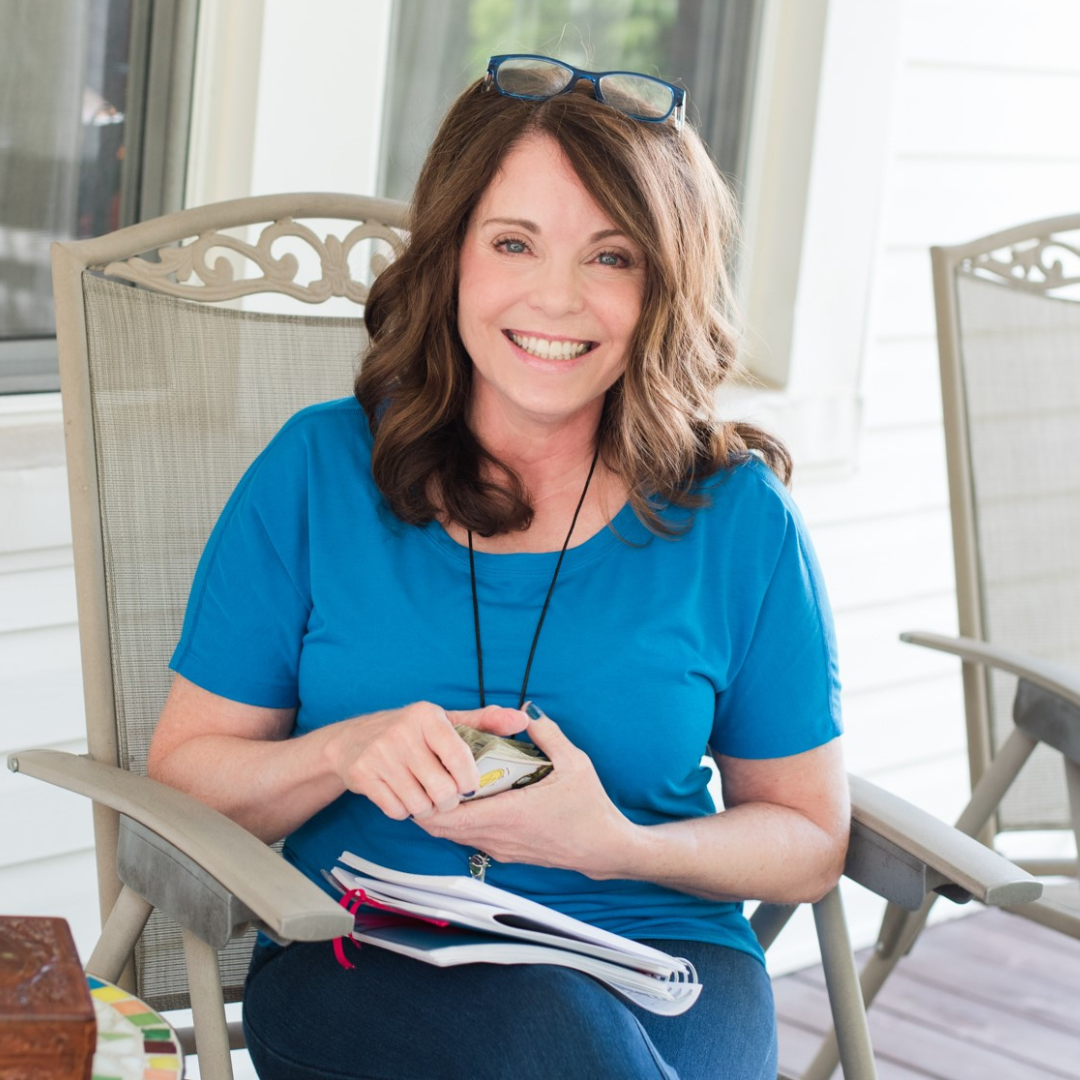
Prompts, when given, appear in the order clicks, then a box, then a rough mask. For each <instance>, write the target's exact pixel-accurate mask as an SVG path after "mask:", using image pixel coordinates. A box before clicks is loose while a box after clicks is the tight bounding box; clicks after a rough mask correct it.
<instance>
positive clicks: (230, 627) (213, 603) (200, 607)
mask: <svg viewBox="0 0 1080 1080" xmlns="http://www.w3.org/2000/svg"><path fill="white" fill-rule="evenodd" d="M306 473H307V470H306V452H305V444H304V440H303V436H302V432H301V431H300V430H298V427H297V424H296V422H295V420H294V421H293V422H291V423H290V424H287V425H286V426H285V427H284V428H283V429H282V431H281V432H279V433H278V435H277V436H276V437H275V438H274V440H272V441H271V443H270V445H269V446H267V448H266V449H265V450H264V451H263V452H262V454H260V455H259V457H258V458H256V460H255V461H254V462H253V463H252V465H251V466H250V467H249V469H248V470H247V472H246V473H245V475H244V476H243V478H242V479H241V480H240V483H239V484H238V485H237V487H236V490H235V491H234V492H233V494H232V496H231V498H230V499H229V501H228V503H227V504H226V506H225V508H224V510H222V512H221V516H220V518H219V519H218V522H217V524H216V526H215V527H214V530H213V532H212V533H211V535H210V539H209V540H208V541H207V544H206V548H205V550H204V551H203V555H202V558H201V559H200V561H199V566H198V569H197V571H196V573H195V579H194V581H193V583H192V587H191V595H190V598H189V600H188V606H187V611H186V614H185V617H184V626H183V631H182V633H181V637H180V642H179V644H178V645H177V647H176V651H175V653H174V654H173V657H172V660H171V662H170V665H169V666H170V667H171V668H172V669H173V670H174V671H176V672H177V673H178V674H180V675H183V676H184V678H186V679H189V680H190V681H191V682H193V683H195V684H196V685H198V686H200V687H202V688H203V689H205V690H209V691H211V692H212V693H215V694H219V695H221V696H222V697H226V698H229V699H231V700H233V701H240V702H243V703H244V704H247V705H259V706H263V707H268V708H291V707H294V706H296V705H297V704H298V691H297V685H298V667H299V658H300V650H301V646H302V643H303V637H304V632H305V629H306V626H307V621H308V617H309V613H310V610H311V598H310V592H311V586H310V573H309V571H308V536H307V521H308V515H307V490H306Z"/></svg>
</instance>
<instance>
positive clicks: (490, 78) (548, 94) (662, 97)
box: [484, 53, 686, 127]
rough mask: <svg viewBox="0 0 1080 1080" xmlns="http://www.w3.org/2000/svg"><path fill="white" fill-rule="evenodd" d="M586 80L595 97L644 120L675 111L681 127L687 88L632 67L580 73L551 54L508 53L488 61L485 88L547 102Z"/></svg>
mask: <svg viewBox="0 0 1080 1080" xmlns="http://www.w3.org/2000/svg"><path fill="white" fill-rule="evenodd" d="M581 79H587V80H588V81H589V82H590V83H591V84H592V88H593V96H594V97H595V98H596V100H597V101H602V102H603V103H604V104H605V105H610V106H611V107H612V108H614V109H618V110H619V111H620V112H623V113H626V115H627V116H632V117H633V118H634V119H635V120H641V121H643V122H644V123H646V124H659V123H662V122H663V121H665V120H666V119H667V118H668V117H669V116H672V115H673V114H674V117H675V126H676V127H681V126H682V122H683V119H684V117H685V116H686V91H685V90H683V89H682V87H679V86H674V85H672V84H671V83H669V82H664V80H663V79H655V78H653V77H652V76H651V75H642V74H640V72H636V71H582V69H581V68H576V67H574V66H573V65H572V64H564V63H563V62H562V61H561V60H553V59H552V58H551V57H550V56H532V55H530V54H527V53H512V54H510V55H507V56H493V57H492V58H491V59H490V60H489V61H488V67H487V75H486V77H485V79H484V86H485V88H487V89H489V90H490V89H492V88H494V89H495V90H498V92H499V93H500V94H505V95H506V96H507V97H513V98H522V99H524V100H525V101H546V100H547V99H548V98H553V97H556V96H557V95H558V94H568V93H570V91H571V90H573V88H574V87H575V86H577V84H578V82H579V81H580V80H581Z"/></svg>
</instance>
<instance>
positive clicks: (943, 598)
mask: <svg viewBox="0 0 1080 1080" xmlns="http://www.w3.org/2000/svg"><path fill="white" fill-rule="evenodd" d="M904 630H931V631H934V632H936V633H940V634H955V633H956V598H955V596H954V595H953V594H952V593H951V592H949V593H942V594H941V595H940V596H925V597H920V598H918V599H913V600H912V599H908V600H903V601H901V602H898V603H895V604H883V605H879V606H877V607H871V608H864V609H861V610H858V611H847V612H844V611H841V612H838V613H837V616H836V636H837V641H838V645H839V650H840V675H841V678H842V679H843V682H844V685H845V687H846V688H847V690H848V691H849V692H861V691H865V690H877V689H882V688H885V687H888V686H901V685H903V684H905V683H908V682H911V681H914V680H918V679H929V678H934V677H935V676H938V675H947V674H949V673H950V672H953V671H956V670H958V669H959V662H958V661H957V660H956V659H955V658H954V657H951V656H946V655H945V654H943V653H938V652H934V651H933V650H932V649H917V648H913V647H912V646H911V645H905V644H904V643H903V642H901V641H900V640H899V636H898V635H899V634H900V633H901V632H902V631H904Z"/></svg>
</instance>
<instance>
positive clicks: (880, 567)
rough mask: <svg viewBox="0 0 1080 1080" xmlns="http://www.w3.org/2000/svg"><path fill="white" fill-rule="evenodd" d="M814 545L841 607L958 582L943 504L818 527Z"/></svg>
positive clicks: (940, 588)
mask: <svg viewBox="0 0 1080 1080" xmlns="http://www.w3.org/2000/svg"><path fill="white" fill-rule="evenodd" d="M814 546H815V547H816V549H817V552H818V557H819V558H820V560H821V565H822V568H823V571H824V574H825V580H826V582H827V583H828V590H829V595H830V597H831V599H832V603H833V607H834V609H835V610H836V611H837V612H843V611H846V610H850V609H862V608H867V607H875V608H876V607H878V606H880V605H887V604H891V603H895V602H898V601H902V600H904V599H906V598H908V597H914V596H926V595H933V594H940V593H944V592H947V591H950V590H952V589H953V588H954V587H955V579H954V575H953V563H952V538H951V530H950V524H949V514H948V510H947V509H946V508H944V507H941V508H935V509H931V510H923V511H910V512H908V513H906V514H904V515H902V516H901V515H898V516H896V517H891V518H871V519H869V520H865V521H857V522H851V523H845V524H843V525H840V526H825V527H819V528H817V529H815V531H814Z"/></svg>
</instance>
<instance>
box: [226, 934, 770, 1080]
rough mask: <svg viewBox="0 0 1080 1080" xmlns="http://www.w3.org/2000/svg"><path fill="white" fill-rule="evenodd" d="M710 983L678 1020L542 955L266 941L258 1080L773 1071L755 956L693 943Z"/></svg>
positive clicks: (744, 1079) (760, 1079) (256, 1033)
mask: <svg viewBox="0 0 1080 1080" xmlns="http://www.w3.org/2000/svg"><path fill="white" fill-rule="evenodd" d="M648 944H651V945H655V946H656V947H657V948H660V949H664V950H665V951H666V952H670V953H674V954H675V955H677V956H683V957H686V959H688V960H690V962H691V963H693V965H694V967H695V968H696V969H697V972H698V977H699V978H700V980H701V982H702V984H703V989H702V992H701V996H700V997H699V998H698V1000H697V1002H696V1003H695V1004H694V1006H693V1007H692V1008H691V1009H690V1010H689V1011H688V1012H685V1013H683V1014H682V1016H675V1017H670V1016H656V1015H654V1014H653V1013H650V1012H647V1011H645V1010H644V1009H639V1008H637V1007H635V1006H632V1005H627V1004H625V1003H624V1002H623V1001H622V1000H621V999H620V998H617V997H616V996H615V995H614V994H612V993H610V992H609V991H608V990H606V989H605V988H604V987H603V986H602V985H601V984H600V983H598V982H596V981H595V980H593V979H591V978H589V977H588V976H587V975H582V974H581V973H580V972H577V971H572V970H570V969H568V968H560V967H554V966H551V965H542V964H522V965H510V966H501V965H495V964H468V965H462V966H460V967H452V968H437V967H432V966H431V965H429V964H424V963H421V962H420V961H418V960H412V959H410V958H409V957H406V956H399V955H397V954H396V953H392V952H388V951H387V950H385V949H378V948H374V947H373V946H364V947H363V948H362V949H361V950H360V951H359V952H358V951H357V950H356V949H354V948H353V946H351V945H347V946H346V948H347V955H348V957H349V958H350V960H352V961H353V962H354V963H355V965H356V966H355V968H354V969H353V970H351V971H347V970H345V969H344V968H342V967H341V966H340V965H339V964H338V962H337V960H336V958H335V957H334V951H333V948H332V947H331V945H330V943H329V942H315V943H298V944H295V945H290V946H289V947H288V948H284V949H282V948H279V947H278V946H276V945H272V944H260V945H258V946H256V949H255V955H254V956H253V958H252V963H251V970H250V973H249V975H248V982H247V990H246V993H245V996H244V1030H245V1032H246V1034H247V1042H248V1050H249V1051H250V1053H251V1059H252V1061H253V1063H254V1065H255V1068H256V1069H257V1071H258V1074H259V1076H260V1077H261V1078H262V1080H443V1078H445V1080H511V1078H512V1080H533V1078H536V1080H539V1078H541V1077H543V1078H544V1080H551V1078H559V1080H561V1078H563V1077H566V1078H569V1080H577V1078H582V1080H584V1078H588V1080H638V1078H649V1080H657V1078H663V1080H706V1078H708V1080H721V1078H723V1080H775V1077H776V1018H775V1014H774V1011H773V999H772V987H771V985H770V983H769V979H768V976H767V974H766V973H765V969H764V968H763V967H762V966H761V964H760V963H759V962H758V961H757V960H755V959H754V958H753V957H752V956H748V955H747V954H745V953H742V952H739V951H737V950H735V949H728V948H725V947H723V946H720V945H708V944H703V943H701V942H692V941H650V942H648Z"/></svg>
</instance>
